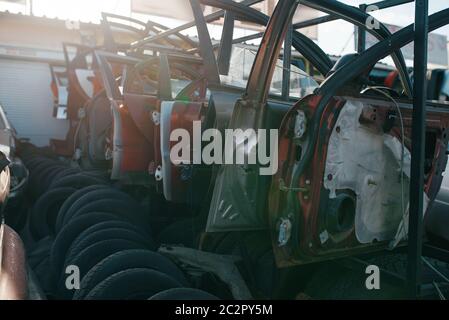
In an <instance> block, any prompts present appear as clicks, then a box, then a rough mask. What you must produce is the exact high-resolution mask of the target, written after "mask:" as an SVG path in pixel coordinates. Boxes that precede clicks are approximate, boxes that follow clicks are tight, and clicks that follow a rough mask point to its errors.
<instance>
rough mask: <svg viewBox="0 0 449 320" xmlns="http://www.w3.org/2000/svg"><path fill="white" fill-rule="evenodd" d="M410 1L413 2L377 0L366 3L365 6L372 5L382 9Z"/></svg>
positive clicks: (406, 0)
mask: <svg viewBox="0 0 449 320" xmlns="http://www.w3.org/2000/svg"><path fill="white" fill-rule="evenodd" d="M410 2H414V0H382V1H379V2H375V3H370V4H367V6H372V7H373V8H374V7H377V8H378V10H382V9H388V8H391V7H396V6H400V5H403V4H407V3H410Z"/></svg>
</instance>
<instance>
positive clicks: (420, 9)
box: [407, 0, 429, 298]
mask: <svg viewBox="0 0 449 320" xmlns="http://www.w3.org/2000/svg"><path fill="white" fill-rule="evenodd" d="M428 11H429V3H428V0H416V1H415V43H414V46H415V56H414V86H413V87H414V88H413V121H412V141H413V146H412V163H411V180H410V216H409V237H408V268H407V280H408V282H407V283H408V288H407V289H408V293H409V296H410V298H416V297H417V296H418V295H419V293H420V292H419V291H420V290H419V288H420V278H421V267H422V265H421V264H422V261H421V254H422V233H423V230H422V218H423V191H424V190H423V189H424V154H425V134H426V100H427V95H426V93H427V90H426V89H427V88H426V72H427V46H428V44H427V38H428V35H427V33H428V28H429V26H428V22H429V17H428Z"/></svg>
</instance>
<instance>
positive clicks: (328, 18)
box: [293, 14, 340, 30]
mask: <svg viewBox="0 0 449 320" xmlns="http://www.w3.org/2000/svg"><path fill="white" fill-rule="evenodd" d="M339 19H340V18H339V17H337V16H333V15H330V14H329V15H326V16H322V17H318V18H314V19H310V20H306V21H301V22H297V23H295V24H293V29H295V30H298V29H302V28H307V27H312V26H315V25H317V24H321V23H325V22H330V21H335V20H339Z"/></svg>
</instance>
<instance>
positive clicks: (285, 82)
mask: <svg viewBox="0 0 449 320" xmlns="http://www.w3.org/2000/svg"><path fill="white" fill-rule="evenodd" d="M292 41H293V25H292V23H291V22H290V25H289V26H288V29H287V34H286V36H285V40H284V56H283V72H282V99H284V100H288V99H289V96H290V70H291V66H290V64H291V58H292Z"/></svg>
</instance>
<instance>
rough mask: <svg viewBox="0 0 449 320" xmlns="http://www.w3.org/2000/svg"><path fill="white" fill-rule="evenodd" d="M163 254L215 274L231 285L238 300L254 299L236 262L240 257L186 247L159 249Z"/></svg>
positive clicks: (230, 287)
mask: <svg viewBox="0 0 449 320" xmlns="http://www.w3.org/2000/svg"><path fill="white" fill-rule="evenodd" d="M158 251H159V252H160V253H161V254H163V255H166V256H168V257H170V258H173V259H175V260H178V261H179V262H181V263H184V264H186V265H189V266H193V267H195V268H198V269H200V270H203V271H205V272H210V273H213V274H215V275H216V276H217V277H218V278H220V280H221V281H223V282H224V283H226V284H227V285H228V286H229V289H230V290H231V292H232V295H233V297H234V298H235V299H236V300H252V299H253V297H252V295H251V292H250V291H249V289H248V287H247V286H246V283H245V280H243V277H242V276H241V274H240V272H239V270H238V268H237V266H236V265H235V262H236V261H238V260H240V258H238V257H235V256H226V255H219V254H214V253H209V252H204V251H199V250H195V249H190V248H184V247H164V246H162V247H161V248H160V249H159V250H158Z"/></svg>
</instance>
